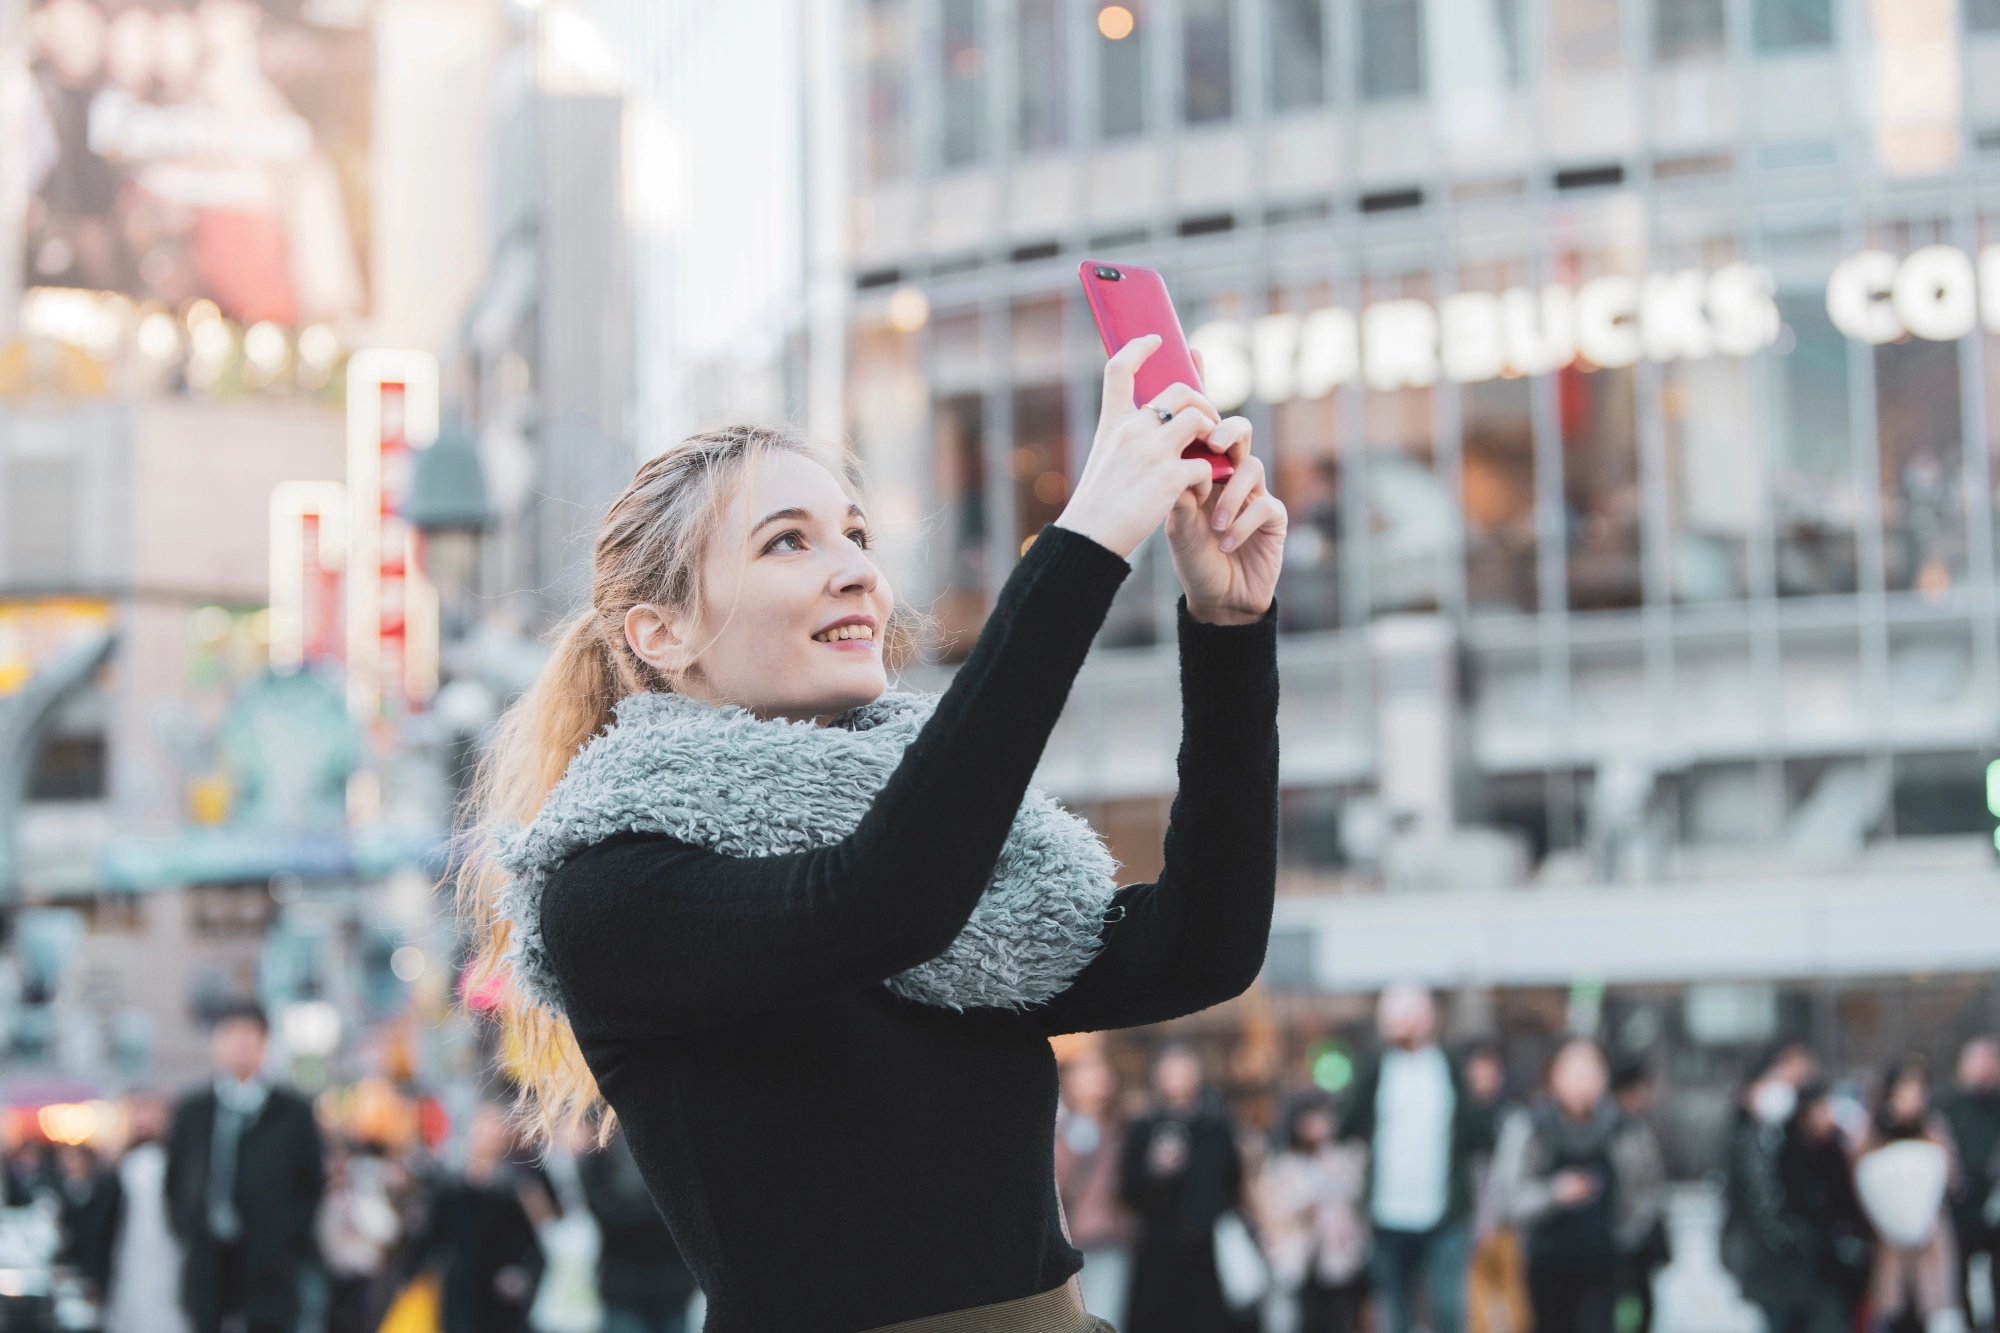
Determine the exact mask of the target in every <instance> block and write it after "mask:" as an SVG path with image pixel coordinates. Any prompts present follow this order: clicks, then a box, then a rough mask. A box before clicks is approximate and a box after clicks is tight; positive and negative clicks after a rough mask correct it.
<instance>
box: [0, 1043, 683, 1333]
mask: <svg viewBox="0 0 2000 1333" xmlns="http://www.w3.org/2000/svg"><path fill="white" fill-rule="evenodd" d="M267 1037H268V1025H267V1023H266V1021H265V1017H264V1015H263V1013H262V1012H261V1011H260V1010H259V1009H258V1008H257V1007H256V1006H254V1005H250V1004H243V1005H239V1006H236V1007H233V1008H231V1009H230V1010H228V1011H227V1012H225V1013H224V1014H223V1015H222V1017H221V1019H220V1021H218V1022H217V1024H216V1026H215V1029H214V1034H213V1036H212V1038H211V1054H212V1057H213V1062H214V1066H215V1070H214V1078H213V1080H212V1081H211V1082H210V1083H208V1084H206V1085H204V1086H202V1087H200V1088H198V1089H196V1090H195V1091H193V1092H192V1093H190V1094H188V1095H187V1096H185V1097H184V1098H182V1099H181V1100H180V1101H179V1102H178V1104H175V1105H172V1106H169V1104H168V1103H167V1102H166V1101H165V1100H164V1099H159V1098H145V1097H141V1098H137V1099H135V1100H134V1102H133V1104H132V1110H131V1117H130V1124H129V1132H128V1135H127V1143H126V1146H125V1147H124V1148H123V1151H122V1152H121V1153H120V1154H119V1155H118V1156H117V1158H116V1159H115V1160H112V1161H105V1160H102V1159H100V1158H99V1156H98V1155H97V1154H96V1153H94V1152H93V1151H92V1150H91V1149H89V1148H87V1147H83V1146H69V1145H47V1144H39V1143H28V1144H24V1145H22V1146H21V1147H18V1148H17V1149H16V1150H15V1151H14V1152H13V1153H12V1154H11V1155H10V1156H9V1158H8V1163H7V1165H8V1171H7V1178H6V1194H7V1198H6V1202H7V1203H8V1205H9V1206H11V1207H14V1208H36V1207H40V1208H46V1209H51V1210H53V1211H54V1212H55V1214H56V1215H57V1216H58V1217H59V1219H60V1233H61V1249H60V1250H59V1252H58V1254H57V1256H56V1259H57V1262H58V1263H59V1264H60V1265H61V1266H62V1267H63V1268H64V1269H65V1270H66V1271H68V1272H71V1273H74V1274H76V1275H78V1276H80V1277H81V1278H82V1279H83V1281H84V1282H85V1284H86V1285H87V1287H88V1289H89V1290H90V1291H91V1293H92V1294H93V1295H95V1296H96V1297H97V1298H98V1302H97V1308H98V1311H99V1323H100V1326H101V1327H102V1328H103V1329H105V1330H107V1333H301V1331H302V1330H315V1331H317V1330H321V1329H323V1330H324V1331H325V1333H377V1331H378V1330H381V1331H382V1333H525V1331H526V1330H528V1329H530V1328H533V1329H535V1330H537V1333H685V1330H686V1329H687V1328H688V1316H689V1313H690V1308H691V1307H690V1300H691V1298H693V1297H694V1296H695V1284H694V1280H693V1278H692V1277H691V1276H690V1274H689V1273H688V1271H687V1268H686V1267H685V1265H683V1264H682V1262H681V1260H680V1256H679V1253H678V1252H677V1251H676V1249H675V1248H674V1244H673V1239H672V1237H671V1235H670V1234H669V1233H668V1231H667V1227H666V1223H665V1222H664V1221H662V1220H661V1218H660V1215H659V1213H658V1211H657V1210H656V1209H655V1208H654V1207H653V1202H652V1200H651V1198H650V1197H649V1196H648V1195H647V1193H646V1189H645V1185H644V1183H643V1182H642V1181H641V1180H640V1178H639V1172H638V1168H637V1167H636V1165H634V1163H633V1161H632V1158H631V1154H630V1153H629V1152H628V1151H626V1150H625V1148H624V1146H623V1144H622V1142H621V1141H619V1140H617V1139H613V1140H612V1141H611V1142H610V1143H609V1144H608V1145H606V1146H603V1147H600V1146H599V1145H597V1144H596V1143H595V1142H594V1141H590V1142H579V1143H577V1144H574V1145H570V1146H569V1147H568V1148H565V1149H564V1150H562V1151H558V1152H553V1153H540V1152H530V1151H528V1150H527V1149H526V1148H525V1147H524V1143H523V1137H522V1136H521V1135H520V1134H519V1133H518V1131H517V1127H516V1125H515V1123H514V1121H513V1119H512V1117H511V1115H510V1113H509V1111H508V1110H507V1109H506V1108H504V1107H503V1106H501V1105H499V1104H498V1103H493V1102H485V1103H481V1104H480V1105H478V1107H477V1108H476V1110H474V1111H473V1112H472V1114H471V1116H470V1118H469V1123H468V1125H467V1126H466V1128H465V1131H464V1134H463V1136H462V1143H461V1145H460V1147H461V1150H460V1151H459V1152H457V1153H455V1154H454V1155H453V1164H452V1165H449V1166H448V1165H447V1164H446V1163H445V1162H443V1161H441V1160H440V1159H439V1158H438V1157H436V1156H434V1155H433V1154H432V1153H431V1152H430V1151H429V1150H428V1149H427V1148H426V1147H425V1146H424V1145H423V1143H422V1142H421V1140H419V1141H418V1142H416V1143H415V1144H413V1145H411V1146H409V1147H407V1148H405V1149H404V1150H402V1151H396V1150H394V1149H392V1148H390V1147H388V1146H386V1145H383V1144H379V1143H371V1142H366V1141H349V1140H347V1139H345V1138H343V1137H340V1136H337V1135H330V1134H328V1133H326V1132H325V1131H324V1130H323V1128H322V1125H321V1124H320V1121H319V1118H318V1117H316V1115H315V1110H314V1107H313V1105H312V1103H310V1102H308V1101H307V1100H306V1099H304V1098H303V1097H300V1096H299V1095H297V1094H296V1093H294V1092H292V1091H290V1090H289V1089H286V1088H284V1087H281V1086H278V1085H276V1084H274V1083H272V1082H271V1081H269V1080H267V1078H266V1077H265V1074H264V1068H265V1055H266V1044H267ZM50 1322H51V1321H50V1319H49V1318H48V1317H47V1316H46V1315H45V1316H42V1317H40V1318H38V1317H37V1316H35V1315H34V1314H33V1313H32V1312H24V1311H22V1310H21V1309H19V1308H16V1309H0V1327H5V1328H10V1329H11V1328H14V1327H16V1326H17V1325H18V1326H21V1327H29V1326H35V1325H41V1326H47V1325H48V1324H49V1323H50Z"/></svg>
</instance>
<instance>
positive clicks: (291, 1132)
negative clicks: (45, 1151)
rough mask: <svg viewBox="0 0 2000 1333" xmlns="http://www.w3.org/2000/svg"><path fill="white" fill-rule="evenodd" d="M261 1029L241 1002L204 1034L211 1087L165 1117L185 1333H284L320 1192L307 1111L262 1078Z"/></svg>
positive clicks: (292, 1321) (291, 1323)
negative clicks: (211, 1031)
mask: <svg viewBox="0 0 2000 1333" xmlns="http://www.w3.org/2000/svg"><path fill="white" fill-rule="evenodd" d="M269 1033H270V1026H269V1024H268V1022H267V1021H266V1019H265V1017H264V1011H263V1010H262V1009H260V1008H259V1007H257V1006H256V1005H255V1004H253V1003H250V1002H247V1001H246V1002H243V1003H241V1004H237V1005H234V1006H232V1007H230V1008H229V1009H228V1010H227V1011H225V1012H224V1013H223V1015H222V1017H221V1018H220V1019H219V1020H218V1021H217V1023H216V1025H215V1030H214V1034H213V1036H212V1037H211V1040H210V1053H211V1055H212V1056H213V1058H214V1061H215V1066H216V1074H215V1080H214V1082H213V1083H211V1084H210V1085H209V1086H207V1087H204V1088H199V1089H197V1090H196V1091H194V1092H192V1093H190V1094H189V1095H188V1096H187V1097H186V1098H184V1099H183V1100H182V1101H181V1104H180V1105H179V1106H178V1107H176V1108H175V1110H174V1117H173V1123H172V1125H171V1126H170V1127H169V1128H168V1130H167V1209H168V1218H169V1220H170V1221H171V1222H172V1223H173V1228H174V1233H175V1234H176V1235H177V1236H178V1237H179V1238H180V1242H181V1246H182V1248H183V1250H184V1251H185V1258H184V1259H183V1261H182V1264H181V1305H182V1308H183V1309H184V1310H185V1311H186V1312H187V1316H188V1322H189V1324H190V1325H191V1326H192V1328H193V1330H194V1333H292V1330H293V1329H294V1328H295V1326H296V1325H297V1323H298V1314H299V1275H300V1272H301V1270H302V1269H303V1268H304V1266H305V1264H306V1263H307V1261H308V1260H309V1259H310V1258H311V1257H312V1253H313V1219H314V1216H315V1214H316V1212H317V1210H318V1208H319V1200H320V1194H321V1192H322V1190H323V1189H324V1188H325V1179H326V1177H325V1167H324V1165H323V1155H322V1151H321V1147H320V1137H319V1126H318V1125H317V1124H316V1123H314V1120H313V1112H312V1107H311V1106H310V1105H309V1104H308V1103H307V1102H306V1101H305V1100H304V1099H303V1098H301V1097H298V1096H296V1095H294V1094H293V1093H290V1092H287V1091H286V1090H284V1089H283V1088H277V1087H272V1086H271V1085H270V1084H269V1083H267V1082H265V1080H264V1077H263V1073H262V1070H263V1065H264V1052H265V1046H266V1042H267V1040H268V1037H269Z"/></svg>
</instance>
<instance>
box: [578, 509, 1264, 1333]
mask: <svg viewBox="0 0 2000 1333" xmlns="http://www.w3.org/2000/svg"><path fill="white" fill-rule="evenodd" d="M1127 572H1128V566H1127V565H1126V563H1125V562H1124V561H1123V560H1121V559H1119V558H1118V557H1117V556H1116V555H1114V554H1112V553H1111V552H1110V551H1107V550H1105V549H1104V548H1103V547H1101V546H1099V545H1097V544H1096V543H1095V542H1092V541H1090V540H1089V539H1088V538H1085V537H1080V536H1078V535H1076V534H1075V533H1071V532H1068V531H1065V530H1063V529H1060V528H1048V529H1045V530H1044V531H1043V533H1042V535H1041V539H1040V540H1039V541H1037V542H1036V543H1035V545H1034V547H1033V548H1032V549H1031V550H1030V551H1029V553H1028V554H1027V556H1026V557H1025V558H1024V559H1023V560H1022V561H1021V563H1020V564H1019V566H1017V567H1016V569H1015V570H1014V573H1013V575H1012V576H1011V577H1010V578H1009V579H1008V581H1007V585H1006V587H1005V588H1004V589H1003V590H1002V592H1001V594H1000V597H999V600H998V603H997V604H996V606H995V607H994V610H993V614H992V615H991V616H990V617H989V618H988V620H987V623H986V627H985V629H984V630H982V631H981V633H980V635H979V640H978V642H977V644H976V645H975V646H974V648H973V651H972V654H971V656H970V657H968V658H967V659H966V661H965V664H964V665H963V666H962V667H961V668H960V669H959V671H958V674H957V677H956V679H954V680H953V682H952V685H951V688H950V689H948V690H947V691H946V692H945V694H944V697H943V698H942V699H941V700H940V701H939V703H938V707H937V711H936V713H935V714H933V716H932V717H931V719H930V721H929V722H928V723H927V724H926V725H925V727H924V729H923V731H922V733H921V734H920V735H919V736H918V737H917V739H916V740H915V741H914V742H913V743H912V744H911V745H910V747H909V749H908V750H907V751H906V752H905V753H904V756H903V760H902V762H901V764H900V765H899V766H898V768H897V769H896V771H895V773H894V774H893V775H892V776H891V777H890V779H889V781H888V783H887V784H886V785H885V786H884V787H883V788H882V791H881V793H880V794H879V795H878V796H877V797H876V800H875V804H874V805H873V807H872V808H871V809H870V811H869V813H868V815H867V817H866V818H864V819H863V820H862V822H861V824H860V825H859V826H858V827H857V828H856V829H855V830H854V832H853V833H851V834H849V835H848V837H847V838H846V839H844V840H843V841H841V842H839V843H837V844H835V845H833V846H831V847H826V848H822V849H818V850H815V851H811V852H804V853H797V854H792V855H785V856H772V857H747V858H738V857H729V856H724V855H721V854H719V853H716V852H713V851H709V850H707V849H705V848H699V847H693V846H689V845H687V844H684V843H681V842H677V841H675V840H673V839H670V838H664V837H659V836H651V835H637V834H628V835H622V836H619V837H614V838H611V839H608V840H606V841H605V842H603V843H600V844H598V845H597V846H595V847H592V848H590V849H589V850H588V851H585V852H583V853H581V854H580V855H578V856H576V857H575V858H573V859H572V860H571V861H570V862H569V863H568V864H566V865H565V866H563V867H562V868H561V869H560V870H558V871H557V872H556V873H555V874H554V875H553V876H552V877H551V879H550V882H549V884H548V887H547V890H546V891H545V893H544V896H543V903H542V929H543V933H544V936H545V939H546V942H547V946H548V950H549V955H550V958H551V960H552V961H553V964H554V968H555V972H556V975H557V980H558V984H559V986H560V988H561V991H562V996H563V1002H564V1007H565V1009H566V1010H567V1013H568V1016H569V1020H570V1023H571V1026H572V1027H573V1029H574V1031H575V1033H576V1037H577V1040H578V1042H579V1044H580V1045H581V1047H582V1050H583V1054H584V1058H585V1059H586V1060H587V1061H588V1062H589V1065H590V1068H591V1072H592V1073H594V1074H595V1075H596V1077H597V1082H598V1086H599V1088H600V1089H601V1090H602V1091H603V1093H604V1096H605V1098H606V1099H607V1100H608V1101H609V1102H610V1104H611V1105H612V1106H613V1107H614V1108H615V1109H616V1110H617V1112H618V1116H619V1121H620V1123H621V1124H622V1125H623V1127H624V1131H625V1135H626V1138H627V1141H628V1142H629V1143H630V1145H631V1148H632V1152H633V1155H634V1157H635V1158H636V1159H637V1161H638V1163H639V1167H640V1170H641V1171H642V1172H643V1173H644V1175H645V1178H646V1183H647V1186H648V1187H649V1188H650V1189H651V1191H652V1194H653V1197H654V1199H655V1200H656V1201H657V1202H658V1203H659V1204H660V1207H661V1210H662V1211H663V1212H664V1213H665V1214H666V1217H667V1221H668V1223H669V1225H670V1226H671V1227H672V1228H673V1233H674V1239H675V1240H676V1242H678V1244H679V1245H680V1248H681V1252H682V1253H683V1254H684V1255H685V1256H686V1257H687V1260H688V1266H689V1267H690V1268H692V1269H693V1270H694V1273H695V1276H696V1278H697V1279H698V1280H699V1281H700V1283H701V1286H702V1289H703V1290H704V1291H705V1292H707V1293H708V1298H709V1307H708V1309H709V1314H708V1323H707V1325H706V1327H707V1330H708V1333H735V1331H736V1330H752V1329H754V1330H783V1333H855V1331H856V1330H862V1329H871V1328H874V1327H876V1326H877V1325H881V1324H890V1323H896V1322H898V1321H901V1320H905V1319H913V1318H918V1317H921V1316H924V1315H931V1314H938V1313H941V1312H944V1311H949V1310H957V1309H963V1308H966V1307H969V1306H976V1305H985V1304H989V1303H992V1302H997V1301H1006V1300H1013V1299H1015V1298H1017V1297H1022V1296H1028V1295H1031V1294H1034V1293H1036V1292H1041V1291H1046V1290H1048V1289H1050V1288H1052V1287H1057V1286H1060V1285H1062V1283H1063V1282H1064V1281H1065V1280H1067V1279H1068V1277H1069V1276H1070V1275H1071V1274H1072V1273H1074V1272H1076V1271H1077V1269H1078V1268H1079V1267H1080V1266H1081V1262H1082V1261H1081V1257H1080V1256H1079V1255H1078V1253H1077V1252H1076V1250H1075V1249H1073V1248H1072V1247H1071V1246H1070V1245H1069V1244H1068V1243H1067V1242H1066V1241H1065V1240H1064V1238H1063V1233H1062V1226H1061V1222H1060V1219H1059V1215H1058V1211H1057V1203H1056V1192H1055V1174H1054V1140H1055V1111H1056V1066H1055V1060H1054V1058H1053V1056H1052V1055H1051V1053H1050V1049H1049V1043H1048V1038H1049V1037H1050V1036H1051V1035H1054V1034H1057V1033H1063V1032H1078V1031H1090V1030H1095V1029H1102V1028H1115V1027H1127V1026H1132V1025H1135V1024H1140V1023H1155V1022H1159V1021H1162V1020H1164V1019H1169V1018H1175V1017H1178V1016H1180V1015H1183V1014H1188V1013H1192V1012H1194V1011H1196V1010H1198V1009H1203V1008H1206V1007H1207V1006H1209V1005H1212V1004H1215V1003H1217V1002H1219V1001H1221V1000H1225V999H1228V998H1229V997H1231V996H1233V995H1236V994H1238V993H1240V992H1241V991H1242V990H1243V989H1244V988H1245V987H1247V986H1248V985H1249V984H1250V982H1251V981H1252V979H1254V978H1255V976H1256V975H1257V971H1258V969H1259V968H1260V967H1261V966H1262V963H1263V958H1264V948H1265V942H1266V938H1267V936H1268V934H1269V932H1270V921H1271V895H1272V890H1273V885H1274V881H1275V876H1276V859H1277V785H1278V735H1277V705H1278V678H1277V665H1276V637H1275V636H1276V627H1275V617H1274V616H1271V615H1267V616H1265V617H1264V618H1263V619H1262V620H1261V621H1259V622H1257V623H1255V624H1252V625H1244V626H1233V627H1222V626H1213V625H1204V624H1198V623H1196V622H1194V621H1192V620H1191V619H1189V618H1188V616H1187V614H1186V612H1185V610H1183V611H1182V613H1181V617H1180V642H1181V688H1182V697H1183V699H1184V701H1186V702H1185V707H1184V717H1183V744H1182V749H1181V759H1180V779H1181V786H1180V794H1179V796H1178V798H1177V799H1176V801H1175V803H1174V810H1173V816H1172V822H1171V824H1170V826H1169V829H1168V832H1167V841H1166V860H1165V869H1164V871H1163V872H1162V874H1161V877H1160V881H1159V882H1158V883H1157V884H1141V885H1132V886H1129V887H1126V888H1123V889H1120V890H1119V892H1118V897H1117V900H1116V905H1115V906H1114V908H1113V909H1112V911H1111V912H1110V913H1109V914H1108V915H1109V917H1110V918H1111V920H1110V921H1109V923H1108V924H1107V925H1106V927H1105V931H1104V949H1103V952H1102V953H1101V954H1100V955H1099V956H1098V957H1097V958H1096V959H1095V960H1093V961H1092V962H1091V964H1090V965H1089V966H1088V967H1087V968H1085V969H1084V970H1083V972H1081V973H1080V974H1079V975H1078V976H1077V978H1076V979H1075V980H1074V981H1073V982H1072V983H1071V984H1070V986H1069V988H1068V989H1067V990H1066V991H1064V992H1063V993H1062V994H1061V995H1059V996H1057V997H1056V998H1055V999H1054V1000H1051V1001H1050V1002H1048V1003H1047V1004H1044V1005H1040V1006H1037V1007H1036V1008H1034V1009H1031V1010H1027V1011H1012V1010H997V1009H984V1010H969V1011H967V1012H964V1013H954V1012H952V1011H949V1010H945V1009H938V1008H930V1007H926V1006H923V1005H919V1004H915V1003H911V1002H909V1001H906V1000H902V999H899V998H897V997H896V996H894V995H892V994H891V993H890V992H889V991H888V990H887V989H886V988H885V987H884V986H883V984H882V983H883V981H884V980H885V979H887V978H889V977H891V976H894V975H895V974H896V973H898V972H901V971H903V970H905V969H906V968H910V967H913V966H915V965H916V964H918V963H921V962H924V961H926V960H928V959H930V958H933V957H935V956H936V955H937V954H938V953H940V952H942V951H943V949H944V948H945V946H946V945H947V944H949V943H950V942H951V940H952V939H953V938H954V937H955V936H956V935H957V933H958V931H959V930H960V928H961V927H962V926H963V925H964V924H965V922H966V920H967V918H968V917H969V916H970V915H971V913H972V909H973V906H974V904H975V903H976V902H977V901H978V899H979V896H980V894H981V893H982V892H983V891H984V889H985V887H986V884H987V881H988V879H989V877H990V876H991V873H992V870H993V865H994V861H995V859H996V858H997V856H998V855H999V852H1000V848H1001V844H1002V843H1003V842H1004V840H1005V838H1006V835H1007V830H1008V828H1009V827H1010V826H1011V824H1012V821H1013V818H1014V813H1015V811H1016V810H1017V809H1018V808H1019V806H1020V803H1021V797H1022V794H1023V792H1024V791H1025V789H1026V787H1027V785H1028V780H1029V777H1030V775H1031V774H1032V773H1033V772H1034V769H1035V766H1036V763H1037V762H1038V761H1039V759H1040V758H1041V754H1042V748H1043V746H1044V744H1045V743H1046V742H1047V740H1048V735H1049V732H1050V730H1051V729H1052V728H1053V727H1054V726H1055V723H1056V719H1057V717H1058V716H1059V715H1060V714H1061V712H1062V708H1063V702H1064V700H1065V699H1066V697H1067V696H1068V694H1069V689H1070V684H1071V682H1072V680H1073V679H1074V678H1075V676H1076V672H1077V669H1078V668H1079V667H1080V666H1081V665H1082V663H1083V659H1084V655H1085V653H1086V652H1087V651H1088V650H1089V647H1090V642H1091V639H1092V637H1093V635H1095V633H1096V632H1097V629H1098V627H1099V625H1100V624H1101V623H1102V622H1103V619H1104V614H1105V611H1106V609H1107V608H1108V607H1109V605H1110V603H1111V596H1112V593H1113V592H1114V591H1115V590H1116V589H1117V587H1118V585H1119V583H1120V582H1122V581H1123V579H1124V578H1125V575H1126V573H1127Z"/></svg>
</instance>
